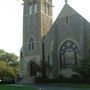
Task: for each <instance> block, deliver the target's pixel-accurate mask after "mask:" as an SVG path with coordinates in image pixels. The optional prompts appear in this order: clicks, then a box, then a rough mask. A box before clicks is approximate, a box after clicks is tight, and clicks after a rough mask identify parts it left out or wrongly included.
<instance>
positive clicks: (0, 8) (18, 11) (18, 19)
mask: <svg viewBox="0 0 90 90" xmlns="http://www.w3.org/2000/svg"><path fill="white" fill-rule="evenodd" d="M64 3H65V2H64V0H53V5H54V7H53V10H54V11H53V13H54V14H53V17H54V20H55V18H56V17H57V15H58V14H59V12H60V11H61V9H62V8H63V5H64ZM21 4H22V0H0V49H4V50H5V51H8V52H11V53H15V54H16V55H18V56H19V51H20V48H21V46H22V23H23V22H22V17H23V16H22V15H23V6H22V5H21ZM68 4H69V5H70V6H71V7H72V8H74V9H75V10H76V11H77V12H79V13H80V14H81V15H82V16H84V17H85V18H86V19H87V20H88V21H89V22H90V0H68Z"/></svg>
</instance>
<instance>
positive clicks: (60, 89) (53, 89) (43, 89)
mask: <svg viewBox="0 0 90 90" xmlns="http://www.w3.org/2000/svg"><path fill="white" fill-rule="evenodd" d="M35 86H36V87H38V88H40V90H90V88H87V89H85V88H84V89H83V88H73V87H68V86H62V85H56V84H55V85H54V84H52V85H42V84H41V85H40V84H39V85H35Z"/></svg>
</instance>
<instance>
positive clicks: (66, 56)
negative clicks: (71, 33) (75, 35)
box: [59, 40, 78, 68]
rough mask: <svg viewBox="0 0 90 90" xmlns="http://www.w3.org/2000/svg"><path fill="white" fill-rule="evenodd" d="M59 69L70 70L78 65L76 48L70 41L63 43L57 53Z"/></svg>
mask: <svg viewBox="0 0 90 90" xmlns="http://www.w3.org/2000/svg"><path fill="white" fill-rule="evenodd" d="M59 57H60V68H72V67H73V66H74V65H76V64H78V47H77V45H76V44H75V43H74V42H73V41H71V40H67V41H65V42H64V43H63V44H62V46H61V48H60V51H59Z"/></svg>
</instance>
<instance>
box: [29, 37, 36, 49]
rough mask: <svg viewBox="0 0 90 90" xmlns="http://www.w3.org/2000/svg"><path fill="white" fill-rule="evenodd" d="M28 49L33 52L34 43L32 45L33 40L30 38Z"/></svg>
mask: <svg viewBox="0 0 90 90" xmlns="http://www.w3.org/2000/svg"><path fill="white" fill-rule="evenodd" d="M28 49H29V50H34V49H35V43H34V39H33V38H32V37H31V38H30V39H29V43H28Z"/></svg>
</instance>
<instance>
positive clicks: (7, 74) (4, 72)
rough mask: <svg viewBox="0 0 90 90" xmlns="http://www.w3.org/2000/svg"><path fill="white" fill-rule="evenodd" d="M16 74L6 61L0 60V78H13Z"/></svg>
mask: <svg viewBox="0 0 90 90" xmlns="http://www.w3.org/2000/svg"><path fill="white" fill-rule="evenodd" d="M15 76H16V73H15V71H14V70H13V68H12V67H11V66H9V65H7V63H6V62H3V61H0V79H1V80H2V81H3V80H7V79H8V78H9V79H10V78H14V77H15Z"/></svg>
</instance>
